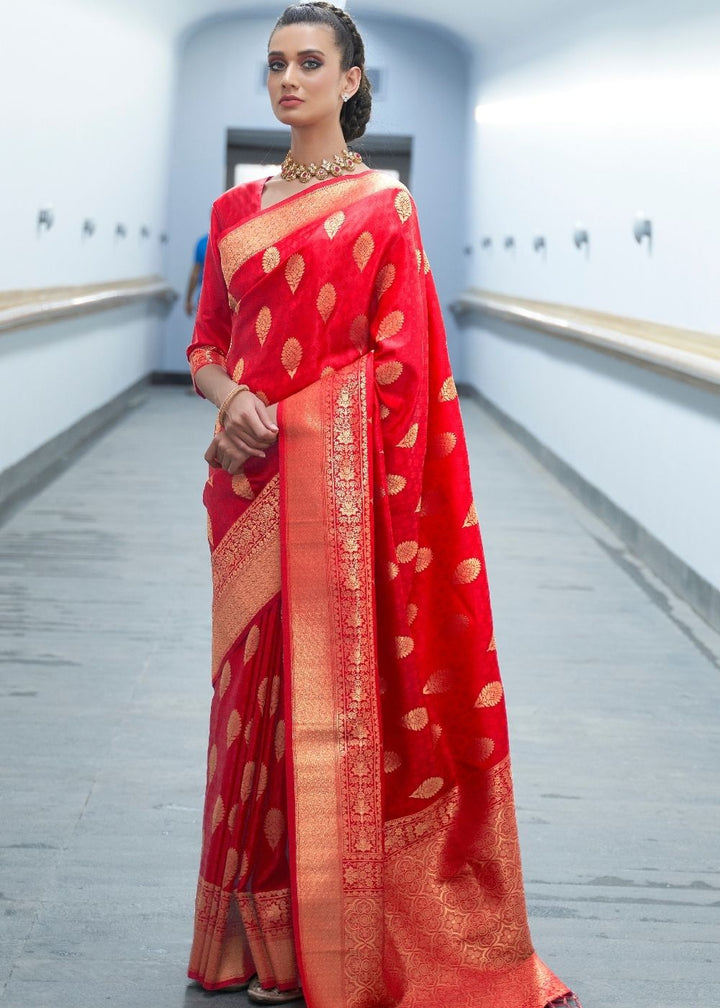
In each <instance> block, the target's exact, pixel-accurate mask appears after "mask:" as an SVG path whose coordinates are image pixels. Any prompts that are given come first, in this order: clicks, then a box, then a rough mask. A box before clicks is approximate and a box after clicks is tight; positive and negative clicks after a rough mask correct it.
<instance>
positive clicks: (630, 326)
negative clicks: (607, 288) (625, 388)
mask: <svg viewBox="0 0 720 1008" xmlns="http://www.w3.org/2000/svg"><path fill="white" fill-rule="evenodd" d="M451 310H452V312H453V314H454V315H455V317H456V318H457V319H458V321H459V322H461V323H462V322H463V321H464V320H467V319H468V318H472V317H473V316H483V315H490V316H493V317H495V318H500V319H503V320H505V321H507V322H514V323H515V324H516V325H520V326H524V327H525V328H527V329H535V330H539V331H540V332H546V333H550V334H551V335H553V336H559V337H560V338H562V339H565V340H570V341H572V342H575V343H582V344H586V345H588V344H589V345H591V346H593V347H594V348H596V349H598V350H602V351H604V352H605V353H609V354H612V355H613V356H616V357H623V358H626V359H630V360H632V361H634V362H635V363H639V364H644V365H645V366H646V367H650V368H652V369H653V370H660V371H663V372H665V373H668V374H672V375H673V376H674V377H677V378H681V379H683V380H685V381H691V382H701V383H702V384H708V385H713V386H715V387H717V386H720V335H718V336H713V335H711V334H710V333H702V332H697V331H695V330H691V329H679V328H676V327H674V326H667V325H659V324H655V323H654V322H644V321H641V320H640V319H632V318H623V317H622V316H620V315H610V314H607V313H605V312H594V311H589V310H587V309H584V308H574V307H572V306H570V305H561V304H553V303H551V302H548V301H530V300H528V299H526V298H519V297H512V296H509V295H507V294H496V293H494V292H491V291H484V290H478V289H477V288H471V289H470V290H467V291H465V292H463V294H461V295H460V297H459V298H458V299H457V300H456V301H455V302H454V303H453V304H452V305H451Z"/></svg>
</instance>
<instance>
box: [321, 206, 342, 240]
mask: <svg viewBox="0 0 720 1008" xmlns="http://www.w3.org/2000/svg"><path fill="white" fill-rule="evenodd" d="M344 223H345V214H344V213H343V212H342V210H338V212H337V213H334V214H330V216H329V217H328V219H327V220H326V221H325V223H324V224H323V227H324V228H325V231H326V232H327V236H328V238H329V239H330V241H332V240H333V238H334V237H335V235H336V234H337V233H338V231H339V230H340V228H341V227H342V226H343V224H344Z"/></svg>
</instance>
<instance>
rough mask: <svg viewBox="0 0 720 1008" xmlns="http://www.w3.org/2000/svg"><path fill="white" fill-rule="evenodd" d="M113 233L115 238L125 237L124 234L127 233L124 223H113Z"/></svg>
mask: <svg viewBox="0 0 720 1008" xmlns="http://www.w3.org/2000/svg"><path fill="white" fill-rule="evenodd" d="M115 235H116V237H117V238H125V236H126V235H127V228H126V227H125V225H124V224H116V225H115Z"/></svg>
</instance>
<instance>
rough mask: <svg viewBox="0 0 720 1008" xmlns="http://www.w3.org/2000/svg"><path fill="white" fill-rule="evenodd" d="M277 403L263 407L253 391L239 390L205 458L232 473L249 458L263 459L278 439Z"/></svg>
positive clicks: (216, 467)
mask: <svg viewBox="0 0 720 1008" xmlns="http://www.w3.org/2000/svg"><path fill="white" fill-rule="evenodd" d="M276 417H277V406H276V405H275V406H266V405H265V403H264V402H263V401H262V399H258V397H257V396H256V395H253V393H252V392H240V393H239V394H238V395H236V396H235V398H234V399H233V400H232V402H231V403H230V404H229V406H228V409H227V412H226V413H225V423H224V426H223V428H222V430H220V431H218V433H217V434H216V435H215V437H214V438H213V439H212V441H211V442H210V445H209V447H208V450H207V451H206V452H205V461H206V462H209V464H210V465H211V466H212V468H213V469H224V470H225V471H226V472H228V473H230V475H231V476H234V475H235V474H236V473H238V472H239V471H240V469H241V468H242V467H243V465H244V464H245V463H246V462H247V460H248V459H249V458H253V457H254V458H265V451H266V449H267V448H269V447H270V446H271V445H272V444H274V443H275V441H277V436H278V426H277V424H276V422H275V420H276Z"/></svg>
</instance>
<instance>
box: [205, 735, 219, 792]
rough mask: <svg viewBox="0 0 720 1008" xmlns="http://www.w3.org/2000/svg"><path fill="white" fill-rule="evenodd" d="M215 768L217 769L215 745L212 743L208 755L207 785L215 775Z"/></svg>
mask: <svg viewBox="0 0 720 1008" xmlns="http://www.w3.org/2000/svg"><path fill="white" fill-rule="evenodd" d="M216 770H217V746H216V745H214V746H213V747H212V749H211V750H210V753H209V755H208V774H207V777H208V785H209V784H210V781H211V780H212V779H213V777H214V776H215V771H216Z"/></svg>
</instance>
